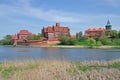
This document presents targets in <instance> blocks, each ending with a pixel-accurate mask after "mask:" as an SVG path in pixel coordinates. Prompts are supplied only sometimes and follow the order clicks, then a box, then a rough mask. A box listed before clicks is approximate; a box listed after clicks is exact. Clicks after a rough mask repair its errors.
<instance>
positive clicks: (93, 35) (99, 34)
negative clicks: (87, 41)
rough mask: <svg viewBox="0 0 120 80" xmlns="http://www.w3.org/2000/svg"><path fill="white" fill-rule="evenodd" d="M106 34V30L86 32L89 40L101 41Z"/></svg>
mask: <svg viewBox="0 0 120 80" xmlns="http://www.w3.org/2000/svg"><path fill="white" fill-rule="evenodd" d="M104 33H105V29H104V28H89V29H88V30H86V32H85V36H86V37H87V38H94V39H99V38H100V37H102V36H104Z"/></svg>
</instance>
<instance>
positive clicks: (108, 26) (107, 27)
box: [105, 20, 112, 30]
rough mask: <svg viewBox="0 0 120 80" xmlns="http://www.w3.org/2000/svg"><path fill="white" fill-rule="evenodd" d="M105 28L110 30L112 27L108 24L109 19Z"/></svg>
mask: <svg viewBox="0 0 120 80" xmlns="http://www.w3.org/2000/svg"><path fill="white" fill-rule="evenodd" d="M105 29H106V30H111V29H112V25H111V24H110V21H109V20H108V21H107V25H106V26H105Z"/></svg>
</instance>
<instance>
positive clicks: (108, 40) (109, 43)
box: [100, 37, 112, 45]
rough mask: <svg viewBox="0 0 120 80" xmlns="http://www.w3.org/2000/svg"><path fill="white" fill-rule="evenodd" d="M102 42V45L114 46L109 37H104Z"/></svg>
mask: <svg viewBox="0 0 120 80" xmlns="http://www.w3.org/2000/svg"><path fill="white" fill-rule="evenodd" d="M100 41H101V43H102V44H103V45H111V44H112V41H111V39H109V38H107V37H102V38H101V39H100Z"/></svg>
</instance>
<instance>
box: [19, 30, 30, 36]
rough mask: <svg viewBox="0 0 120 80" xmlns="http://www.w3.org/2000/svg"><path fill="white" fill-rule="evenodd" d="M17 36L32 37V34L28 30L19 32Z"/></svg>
mask: <svg viewBox="0 0 120 80" xmlns="http://www.w3.org/2000/svg"><path fill="white" fill-rule="evenodd" d="M18 34H19V35H32V33H31V32H29V31H28V30H20V32H19V33H18Z"/></svg>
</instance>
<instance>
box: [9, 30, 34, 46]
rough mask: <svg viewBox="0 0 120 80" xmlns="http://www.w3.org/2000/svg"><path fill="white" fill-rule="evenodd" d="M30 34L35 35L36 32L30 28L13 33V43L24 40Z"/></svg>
mask: <svg viewBox="0 0 120 80" xmlns="http://www.w3.org/2000/svg"><path fill="white" fill-rule="evenodd" d="M28 36H35V34H32V33H31V32H29V31H28V30H20V32H19V33H18V34H15V35H12V37H11V39H12V43H13V44H14V45H16V44H17V43H18V42H24V41H26V40H27V37H28Z"/></svg>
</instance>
